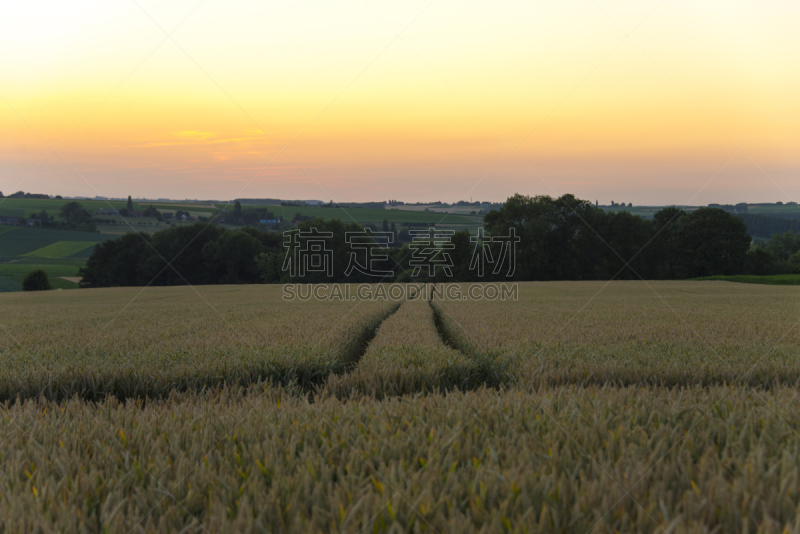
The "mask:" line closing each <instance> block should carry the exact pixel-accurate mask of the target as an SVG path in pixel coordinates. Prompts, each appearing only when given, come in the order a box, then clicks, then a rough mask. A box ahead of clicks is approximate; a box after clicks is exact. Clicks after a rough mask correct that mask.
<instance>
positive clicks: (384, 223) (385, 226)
mask: <svg viewBox="0 0 800 534" xmlns="http://www.w3.org/2000/svg"><path fill="white" fill-rule="evenodd" d="M381 229H382V231H384V232H388V231H389V221H387V220H386V219H384V220H383V226H382V227H381Z"/></svg>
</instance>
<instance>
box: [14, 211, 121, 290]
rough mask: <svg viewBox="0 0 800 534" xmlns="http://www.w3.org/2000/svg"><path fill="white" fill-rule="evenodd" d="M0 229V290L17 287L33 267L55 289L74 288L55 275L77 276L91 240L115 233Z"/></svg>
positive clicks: (107, 236) (95, 242) (90, 246)
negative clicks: (44, 274)
mask: <svg viewBox="0 0 800 534" xmlns="http://www.w3.org/2000/svg"><path fill="white" fill-rule="evenodd" d="M12 200H13V199H12ZM0 229H9V230H3V231H1V232H0V277H1V278H0V292H7V291H20V290H21V288H22V286H21V283H22V279H23V278H25V275H26V274H28V273H29V272H30V271H32V270H34V269H43V270H44V271H46V272H47V274H48V277H49V278H50V284H51V285H52V286H53V288H55V289H75V288H77V287H78V284H76V283H74V282H70V281H67V280H61V279H60V278H59V277H61V276H69V277H76V276H78V269H79V268H80V267H82V266H83V265H85V263H86V258H88V257H89V254H91V252H92V249H93V248H94V246H95V244H97V243H100V242H103V241H105V240H106V239H110V238H113V237H115V236H113V235H108V234H101V233H97V232H75V231H70V230H54V229H50V228H21V227H15V226H0Z"/></svg>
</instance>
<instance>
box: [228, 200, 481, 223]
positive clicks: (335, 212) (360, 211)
mask: <svg viewBox="0 0 800 534" xmlns="http://www.w3.org/2000/svg"><path fill="white" fill-rule="evenodd" d="M244 206H247V205H243V207H244ZM258 207H264V208H266V209H268V210H269V211H271V212H272V213H274V214H275V215H276V216H280V217H283V218H284V219H289V220H291V219H292V217H294V215H295V214H296V213H299V214H301V215H304V216H306V217H322V218H323V219H339V220H341V221H344V222H353V221H355V222H358V223H370V224H380V223H381V222H383V221H384V220H386V221H388V222H389V223H392V222H393V223H395V224H402V223H404V222H414V223H428V224H431V225H432V226H435V225H447V224H457V225H480V224H481V222H482V221H483V216H481V215H455V214H453V215H449V214H444V213H436V212H424V211H410V210H397V209H373V208H307V207H295V206H258ZM225 209H226V210H229V211H232V210H233V206H232V205H226V206H225Z"/></svg>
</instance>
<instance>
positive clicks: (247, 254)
mask: <svg viewBox="0 0 800 534" xmlns="http://www.w3.org/2000/svg"><path fill="white" fill-rule="evenodd" d="M246 230H247V229H246V228H244V229H241V230H238V231H230V230H226V231H224V232H223V233H222V235H221V236H220V237H219V239H216V240H214V241H210V242H208V243H207V244H206V245H205V246H204V247H203V257H204V258H205V260H206V265H207V266H208V268H209V270H210V271H211V272H212V273H214V275H215V276H214V278H216V279H217V280H219V283H220V284H243V283H244V284H255V283H257V282H258V281H259V278H260V273H259V270H258V264H257V262H256V257H257V256H258V255H259V254H261V253H262V252H263V246H262V245H261V243H260V242H259V240H258V239H256V238H255V237H253V235H251V234H249V233H248V232H247V231H246Z"/></svg>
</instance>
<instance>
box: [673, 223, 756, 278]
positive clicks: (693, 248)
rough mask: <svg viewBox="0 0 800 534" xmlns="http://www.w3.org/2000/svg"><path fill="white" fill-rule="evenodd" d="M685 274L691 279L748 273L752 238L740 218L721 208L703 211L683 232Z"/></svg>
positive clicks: (680, 239) (681, 237)
mask: <svg viewBox="0 0 800 534" xmlns="http://www.w3.org/2000/svg"><path fill="white" fill-rule="evenodd" d="M679 233H680V234H679V241H680V245H679V246H680V251H679V254H678V258H679V261H680V262H681V264H682V265H681V267H682V271H683V272H682V274H683V275H684V276H686V277H688V278H695V277H700V276H713V275H731V274H741V273H744V272H745V271H746V267H747V252H748V250H750V241H751V238H750V235H748V233H747V226H746V225H745V223H744V221H742V219H740V218H739V217H737V216H735V215H733V214H732V213H728V212H727V211H725V210H722V209H719V208H700V209H698V210H696V211H694V212H692V213H691V214H690V215H689V216H688V217H686V219H685V221H684V223H683V224H681V225H680V228H679Z"/></svg>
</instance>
